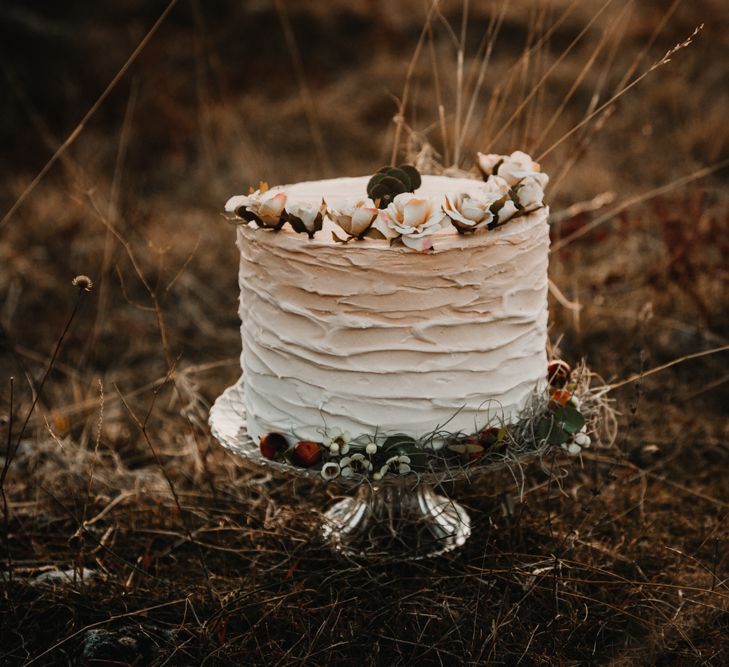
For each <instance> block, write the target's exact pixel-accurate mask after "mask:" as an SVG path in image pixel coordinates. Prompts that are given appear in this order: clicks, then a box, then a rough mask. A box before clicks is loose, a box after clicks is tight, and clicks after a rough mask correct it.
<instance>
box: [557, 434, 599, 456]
mask: <svg viewBox="0 0 729 667" xmlns="http://www.w3.org/2000/svg"><path fill="white" fill-rule="evenodd" d="M591 444H592V440H591V438H590V436H589V435H587V433H583V432H582V431H580V432H579V433H577V434H576V435H575V437H574V440H573V441H572V442H570V443H565V444H563V445H562V449H564V450H566V451H567V452H568V453H569V454H572V456H576V455H577V454H579V453H580V452H581V451H582V450H583V449H588V448H589V446H590V445H591Z"/></svg>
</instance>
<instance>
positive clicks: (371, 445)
mask: <svg viewBox="0 0 729 667" xmlns="http://www.w3.org/2000/svg"><path fill="white" fill-rule="evenodd" d="M365 452H366V453H367V454H369V455H370V456H372V455H373V454H377V443H376V442H368V443H367V446H366V447H365Z"/></svg>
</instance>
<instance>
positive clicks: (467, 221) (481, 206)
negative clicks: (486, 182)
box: [443, 189, 501, 233]
mask: <svg viewBox="0 0 729 667" xmlns="http://www.w3.org/2000/svg"><path fill="white" fill-rule="evenodd" d="M500 198H501V195H500V194H499V193H497V192H488V191H486V190H485V189H484V190H483V191H481V192H479V193H477V194H476V195H471V194H468V193H466V192H464V193H460V194H456V195H451V196H449V195H446V196H445V201H444V203H443V211H444V212H445V214H446V215H447V216H448V217H449V218H450V221H451V222H452V223H453V226H454V227H455V228H456V229H457V230H458V231H459V232H461V233H464V232H475V231H476V230H477V229H481V228H482V227H486V225H488V224H489V223H490V222H491V221H492V220H493V219H494V214H493V213H492V212H491V206H493V204H495V203H496V202H497V201H498V200H499V199H500Z"/></svg>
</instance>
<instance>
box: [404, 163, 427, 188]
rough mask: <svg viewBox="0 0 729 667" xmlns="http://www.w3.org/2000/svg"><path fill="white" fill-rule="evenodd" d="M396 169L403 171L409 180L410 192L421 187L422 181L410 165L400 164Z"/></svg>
mask: <svg viewBox="0 0 729 667" xmlns="http://www.w3.org/2000/svg"><path fill="white" fill-rule="evenodd" d="M398 169H401V170H402V171H404V172H405V173H406V174H407V175H408V177H409V178H410V185H411V187H412V190H413V191H414V190H417V189H418V188H419V187H420V186H421V185H422V179H421V178H420V172H419V171H418V170H417V169H416V168H415V167H413V165H411V164H401V165H400V166H399V167H398Z"/></svg>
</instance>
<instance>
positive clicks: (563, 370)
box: [547, 359, 572, 387]
mask: <svg viewBox="0 0 729 667" xmlns="http://www.w3.org/2000/svg"><path fill="white" fill-rule="evenodd" d="M571 374H572V369H571V368H570V365H569V364H568V363H567V362H566V361H562V360H561V359H555V360H554V361H550V362H549V363H548V364H547V380H548V381H549V384H551V385H552V386H553V387H564V385H566V384H567V382H568V381H569V379H570V375H571Z"/></svg>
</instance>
